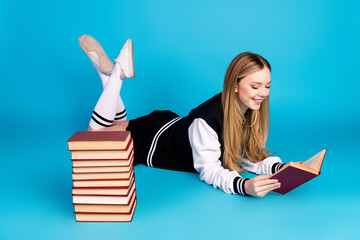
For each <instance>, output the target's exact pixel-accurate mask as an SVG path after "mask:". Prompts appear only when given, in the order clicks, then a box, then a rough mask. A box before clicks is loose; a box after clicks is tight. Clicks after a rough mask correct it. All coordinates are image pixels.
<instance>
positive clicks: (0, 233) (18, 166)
mask: <svg viewBox="0 0 360 240" xmlns="http://www.w3.org/2000/svg"><path fill="white" fill-rule="evenodd" d="M352 2H353V1H346V0H344V1H292V2H291V1H251V2H250V1H190V0H186V1H181V2H180V1H179V2H173V1H164V0H152V1H126V2H125V1H104V2H100V1H69V0H64V1H59V2H55V1H10V0H5V1H4V0H3V1H0V41H1V44H0V56H1V58H0V66H1V79H2V81H1V82H2V85H3V86H2V87H1V94H0V103H1V112H0V126H1V128H2V130H1V170H2V171H1V179H0V184H1V185H0V191H1V198H0V199H1V200H0V206H1V218H0V239H30V238H31V239H99V238H102V239H110V238H111V239H115V238H117V239H145V238H147V239H184V238H187V239H219V238H220V237H223V238H224V239H228V238H243V239H260V238H267V239H275V238H276V239H303V238H306V239H339V238H340V239H359V238H360V232H359V231H360V230H359V229H358V226H359V224H360V222H359V218H358V216H359V214H360V207H359V206H360V191H359V189H360V188H359V178H358V177H357V175H358V169H359V168H360V161H359V154H358V150H359V146H360V144H359V138H358V136H359V134H360V127H359V124H358V123H359V120H360V115H359V105H358V96H359V75H358V69H359V53H360V48H359V45H358V44H359V42H360V33H359V27H360V24H359V23H360V21H359V20H360V18H359V15H358V9H359V5H357V4H354V3H352ZM82 34H89V35H91V36H94V37H95V38H96V39H97V40H98V41H99V42H100V43H101V44H102V46H103V48H104V49H105V51H106V52H107V54H108V55H109V57H110V58H111V59H113V58H116V57H117V55H118V53H119V51H120V49H121V47H122V45H123V43H124V42H125V41H126V39H127V38H132V39H133V42H134V47H135V70H136V78H135V79H129V80H126V81H125V82H124V84H123V88H122V91H121V95H122V98H123V100H124V102H125V104H126V107H127V110H128V116H129V119H132V118H135V117H139V116H142V115H145V114H147V113H149V112H151V111H152V110H155V109H171V110H173V111H175V112H177V113H178V114H179V115H180V116H185V115H186V114H187V113H188V111H189V110H190V109H192V108H193V107H196V106H197V105H198V104H200V103H201V102H203V101H205V100H206V99H208V98H210V97H212V96H213V95H214V94H216V93H218V92H220V91H221V88H222V81H223V77H224V75H225V71H226V68H227V66H228V64H229V63H230V61H231V60H232V58H233V57H235V56H236V55H237V54H238V53H240V52H243V51H252V52H256V53H258V54H260V55H262V56H264V57H265V58H267V59H268V60H269V62H270V63H271V65H272V68H273V71H272V80H273V82H272V84H271V93H270V111H271V131H270V137H269V139H268V147H269V148H270V151H277V155H278V156H279V157H281V158H282V160H283V161H284V162H289V161H302V160H306V159H308V158H309V157H311V156H312V155H314V154H316V153H317V152H319V151H320V150H322V149H325V148H326V149H328V153H327V156H326V158H325V162H324V165H323V169H322V174H321V176H320V177H318V178H315V179H314V180H312V181H311V182H309V183H307V184H305V185H303V186H301V187H300V188H298V189H296V190H294V191H292V192H290V193H288V194H286V195H284V196H282V195H279V194H276V193H269V194H268V195H267V196H266V197H264V198H261V199H257V198H246V197H241V196H236V195H228V194H225V193H224V192H222V191H221V190H219V189H214V188H212V187H211V186H209V185H207V184H205V183H203V182H201V181H200V180H199V178H198V175H197V174H191V173H182V172H173V171H167V170H161V169H153V168H147V167H145V166H136V167H135V173H136V187H137V195H138V206H137V208H136V211H135V215H134V219H133V221H132V222H131V223H76V222H75V215H74V213H73V210H74V209H73V205H72V196H71V187H72V179H71V161H70V153H69V152H68V151H67V143H66V140H67V139H68V138H69V137H70V136H71V135H72V134H73V133H74V132H76V131H84V130H86V128H87V125H88V122H89V119H90V116H91V112H92V110H93V108H94V106H95V104H96V101H97V99H98V97H99V96H100V94H101V91H102V86H101V81H100V79H99V77H98V75H97V73H96V71H95V70H94V68H93V67H92V65H91V63H90V61H89V60H88V58H87V56H86V55H85V54H84V53H83V51H82V50H81V48H80V47H79V44H78V37H79V36H80V35H82ZM245 176H251V177H252V175H250V174H247V175H245Z"/></svg>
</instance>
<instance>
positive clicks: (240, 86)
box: [235, 67, 271, 114]
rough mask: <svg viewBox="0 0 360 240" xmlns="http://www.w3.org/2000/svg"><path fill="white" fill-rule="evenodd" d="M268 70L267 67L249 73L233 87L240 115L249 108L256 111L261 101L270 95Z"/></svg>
mask: <svg viewBox="0 0 360 240" xmlns="http://www.w3.org/2000/svg"><path fill="white" fill-rule="evenodd" d="M270 83H271V77H270V70H269V69H268V68H267V67H264V68H263V69H261V70H259V71H257V72H254V73H251V74H249V75H247V76H246V77H244V78H243V79H241V80H240V81H239V82H238V83H237V84H236V87H235V93H236V94H237V96H238V97H239V99H240V108H241V110H242V113H243V114H245V112H246V111H247V110H248V109H249V108H250V109H252V110H258V109H259V108H260V106H261V103H262V101H263V100H264V99H265V97H267V96H268V95H269V93H270Z"/></svg>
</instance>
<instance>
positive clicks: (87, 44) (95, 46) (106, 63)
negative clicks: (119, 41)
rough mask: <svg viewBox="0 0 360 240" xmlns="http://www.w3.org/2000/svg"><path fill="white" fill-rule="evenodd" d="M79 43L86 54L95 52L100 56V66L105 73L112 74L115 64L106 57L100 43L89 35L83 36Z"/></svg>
mask: <svg viewBox="0 0 360 240" xmlns="http://www.w3.org/2000/svg"><path fill="white" fill-rule="evenodd" d="M79 43H80V47H81V48H82V49H83V50H84V52H85V53H86V54H88V53H89V52H95V53H96V54H97V55H98V57H99V59H98V61H99V65H100V67H101V68H102V69H103V70H104V71H105V72H108V73H110V72H111V71H112V70H113V68H114V65H113V63H112V62H111V60H110V59H109V57H108V56H107V55H106V53H105V51H104V49H103V48H102V47H101V45H100V43H99V42H98V41H96V39H95V38H93V37H91V36H89V35H82V36H80V37H79Z"/></svg>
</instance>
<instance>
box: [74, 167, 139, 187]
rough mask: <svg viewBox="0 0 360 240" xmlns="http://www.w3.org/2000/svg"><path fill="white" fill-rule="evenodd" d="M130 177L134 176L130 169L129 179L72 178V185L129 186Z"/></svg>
mask: <svg viewBox="0 0 360 240" xmlns="http://www.w3.org/2000/svg"><path fill="white" fill-rule="evenodd" d="M132 178H134V171H132V174H131V177H130V178H129V179H127V178H124V179H111V180H109V179H98V180H74V181H73V184H74V187H125V186H129V185H130V183H131V181H132Z"/></svg>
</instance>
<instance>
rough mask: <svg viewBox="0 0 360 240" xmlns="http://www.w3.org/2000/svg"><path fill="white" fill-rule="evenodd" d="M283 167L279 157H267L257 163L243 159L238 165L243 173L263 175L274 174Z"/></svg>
mask: <svg viewBox="0 0 360 240" xmlns="http://www.w3.org/2000/svg"><path fill="white" fill-rule="evenodd" d="M284 165H285V164H283V163H282V161H281V159H280V158H279V157H268V158H265V159H264V160H262V161H261V162H257V163H253V162H251V161H250V160H249V159H247V158H243V159H242V163H241V164H240V166H241V168H242V169H244V170H245V171H248V172H252V173H256V174H265V175H272V174H274V173H276V172H277V171H279V170H280V169H281V168H282V167H283V166H284Z"/></svg>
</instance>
